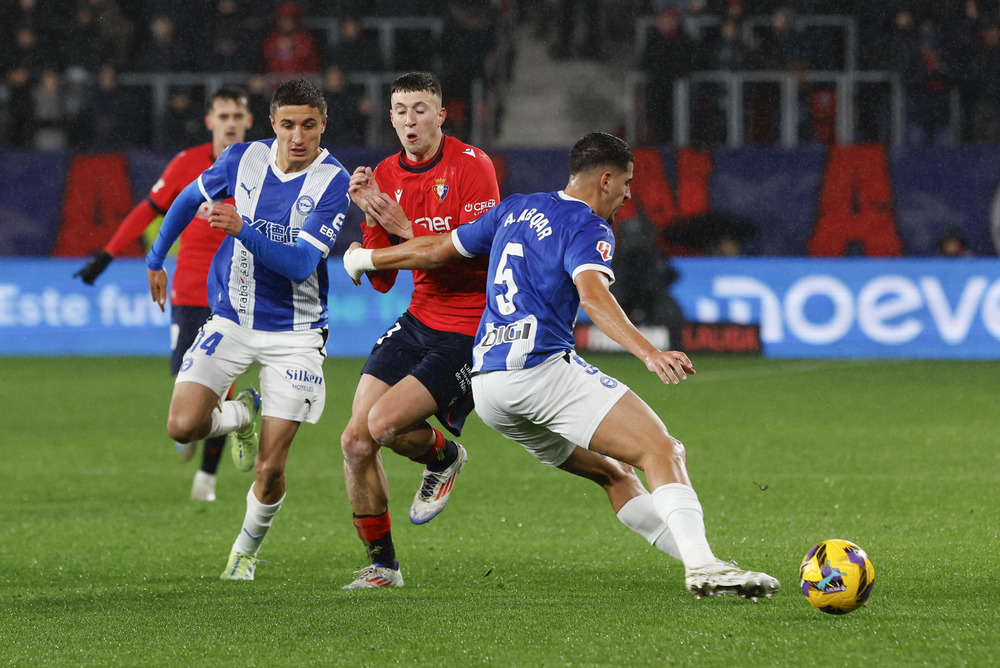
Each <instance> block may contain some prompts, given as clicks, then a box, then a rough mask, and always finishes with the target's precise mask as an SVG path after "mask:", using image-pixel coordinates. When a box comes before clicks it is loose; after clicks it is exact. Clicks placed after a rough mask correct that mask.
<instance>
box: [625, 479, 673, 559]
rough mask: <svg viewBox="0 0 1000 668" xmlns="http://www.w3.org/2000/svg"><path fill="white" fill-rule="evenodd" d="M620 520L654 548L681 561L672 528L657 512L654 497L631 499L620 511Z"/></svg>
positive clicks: (641, 495) (642, 496)
mask: <svg viewBox="0 0 1000 668" xmlns="http://www.w3.org/2000/svg"><path fill="white" fill-rule="evenodd" d="M618 519H620V520H621V522H622V524H624V525H625V526H627V527H628V528H629V529H631V530H632V531H634V532H636V533H637V534H639V535H640V536H642V537H643V538H645V539H646V542H648V543H649V544H650V545H652V546H653V547H655V548H657V549H658V550H660V551H661V552H666V553H667V554H669V555H670V556H671V557H673V558H674V559H677V560H680V558H681V553H680V551H678V549H677V543H676V541H674V537H673V536H672V535H671V534H670V527H668V526H667V523H666V522H664V521H663V519H662V518H661V517H660V516H659V514H658V513H657V512H656V507H655V506H654V505H653V497H652V496H650V495H649V494H640V495H639V496H636V497H634V498H632V499H629V500H628V501H627V502H626V503H625V505H624V506H622V509H621V510H619V511H618Z"/></svg>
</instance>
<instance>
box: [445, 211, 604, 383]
mask: <svg viewBox="0 0 1000 668" xmlns="http://www.w3.org/2000/svg"><path fill="white" fill-rule="evenodd" d="M452 241H453V243H454V244H455V247H456V248H457V249H458V251H459V252H460V253H461V254H462V255H465V256H466V257H471V256H473V255H484V254H486V253H489V256H490V264H489V272H488V277H487V282H486V310H485V311H483V318H482V320H481V322H480V324H479V330H478V331H477V332H476V345H475V348H474V349H473V352H472V354H473V360H474V363H473V366H472V372H473V373H478V372H485V371H502V370H515V369H526V368H530V367H533V366H536V365H538V364H541V363H542V362H544V361H545V360H547V359H549V358H550V357H552V356H553V355H557V354H561V353H563V352H566V351H568V350H573V345H574V339H573V325H574V324H576V316H577V312H578V311H579V308H580V294H579V293H578V292H577V289H576V285H575V284H574V283H573V279H574V278H576V276H577V275H578V274H579V273H580V272H582V271H587V270H591V269H593V270H596V271H600V272H603V273H605V274H607V275H608V278H609V279H610V280H611V281H614V272H613V271H612V270H611V257H612V256H613V255H614V250H615V237H614V233H613V232H612V231H611V226H610V225H608V223H607V222H606V221H605V220H603V219H602V218H601V217H600V216H598V215H597V214H595V213H594V211H593V209H591V208H590V206H589V205H588V204H587V203H585V202H583V201H581V200H579V199H576V198H575V197H570V196H568V195H566V194H565V193H564V192H562V191H559V192H552V193H535V194H533V195H511V196H510V197H508V198H507V199H505V200H503V201H502V202H501V203H500V204H499V205H497V206H496V207H495V208H493V209H491V210H490V211H489V212H487V213H486V214H485V215H484V216H483V217H481V218H480V219H479V220H477V221H474V222H472V223H470V224H469V225H463V226H461V227H459V228H458V229H456V230H455V231H454V232H452Z"/></svg>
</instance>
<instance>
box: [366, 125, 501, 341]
mask: <svg viewBox="0 0 1000 668" xmlns="http://www.w3.org/2000/svg"><path fill="white" fill-rule="evenodd" d="M374 175H375V182H376V183H378V186H379V189H380V190H381V191H382V192H383V193H385V194H387V195H389V196H390V197H392V198H394V199H395V200H396V202H398V203H399V205H400V206H401V207H402V209H403V211H404V212H405V213H406V217H407V218H408V219H409V220H410V221H411V222H412V223H413V235H414V236H426V235H430V234H448V233H449V232H451V231H452V230H454V229H456V228H457V227H460V226H461V225H464V224H466V223H468V222H469V221H471V220H475V219H476V218H479V216H481V215H483V214H484V213H485V212H486V211H488V210H489V209H490V208H492V207H494V206H496V203H497V202H499V201H500V187H499V186H498V185H497V176H496V170H495V168H494V167H493V161H492V160H490V158H489V156H487V155H486V154H485V153H483V151H481V150H480V149H478V148H475V147H474V146H470V145H468V144H466V143H464V142H461V141H459V140H458V139H455V138H454V137H449V136H447V135H445V136H443V137H442V140H441V147H440V148H439V149H438V152H437V153H436V154H435V155H434V157H433V158H431V159H430V160H427V161H425V162H419V163H415V162H412V161H410V160H408V159H407V158H406V152H405V151H400V152H399V153H398V154H396V155H392V156H389V157H388V158H386V159H385V160H383V161H382V162H380V163H379V164H378V166H377V167H376V168H375V172H374ZM361 226H362V229H363V231H364V246H365V248H385V247H387V246H389V245H390V243H391V242H390V238H389V235H388V234H387V233H386V232H385V230H384V229H382V227H381V226H378V225H376V226H375V227H368V225H367V224H366V223H361ZM368 279H369V280H370V281H371V284H372V286H373V287H374V288H375V289H376V290H379V291H380V292H386V291H387V290H389V289H390V288H391V287H392V285H393V283H394V282H395V280H396V271H394V270H387V271H376V272H370V273H369V274H368ZM485 285H486V262H485V260H484V259H482V258H477V259H475V260H458V261H456V262H451V263H449V264H447V265H445V266H444V267H440V268H438V269H433V270H429V271H423V270H419V269H415V270H414V271H413V293H412V295H411V296H410V305H409V308H408V309H407V310H408V311H409V312H410V313H411V314H412V315H413V317H415V318H416V319H417V320H419V321H420V322H422V323H423V324H425V325H427V326H428V327H430V328H432V329H436V330H438V331H441V332H458V333H459V334H466V335H468V336H472V335H473V334H475V333H476V328H477V327H478V326H479V318H480V316H482V313H483V302H484V296H483V290H484V288H485Z"/></svg>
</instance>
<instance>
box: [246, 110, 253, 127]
mask: <svg viewBox="0 0 1000 668" xmlns="http://www.w3.org/2000/svg"><path fill="white" fill-rule="evenodd" d="M252 127H253V114H251V113H250V112H247V130H249V129H250V128H252Z"/></svg>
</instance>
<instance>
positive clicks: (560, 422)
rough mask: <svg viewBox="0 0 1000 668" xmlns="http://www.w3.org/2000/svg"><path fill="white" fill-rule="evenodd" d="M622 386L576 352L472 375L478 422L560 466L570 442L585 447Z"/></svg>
mask: <svg viewBox="0 0 1000 668" xmlns="http://www.w3.org/2000/svg"><path fill="white" fill-rule="evenodd" d="M628 389H629V388H628V386H627V385H625V383H622V382H620V381H618V380H616V379H614V378H612V377H611V376H608V375H605V374H603V373H601V371H600V369H598V368H597V367H595V366H592V365H590V364H588V363H587V362H586V361H584V359H583V358H582V357H580V356H579V355H577V354H576V353H570V354H560V355H557V356H555V357H553V358H551V359H548V360H546V361H544V362H542V363H541V364H539V365H538V366H535V367H531V368H530V369H519V370H517V371H490V372H487V373H479V374H476V375H475V376H473V377H472V394H473V396H474V397H475V400H476V413H477V414H478V415H479V417H480V418H482V420H483V422H485V423H486V424H488V425H489V426H491V427H493V428H494V429H496V430H497V431H498V432H500V433H501V434H503V435H504V436H506V437H507V438H509V439H511V440H514V441H517V442H518V443H520V444H521V445H522V446H524V448H525V449H526V450H527V451H528V452H530V453H531V454H532V455H534V456H535V457H537V458H538V459H539V460H540V461H541V462H542V463H543V464H548V465H549V466H559V465H560V464H562V463H563V462H564V461H566V459H567V458H568V457H569V456H570V454H572V452H573V448H575V447H576V446H580V447H581V448H588V447H589V446H590V439H591V438H592V437H593V436H594V432H595V431H597V426H598V425H599V424H601V421H602V420H603V419H604V417H605V416H606V415H607V414H608V413H609V412H610V411H611V408H612V406H614V405H615V403H617V402H618V400H619V399H621V398H622V396H624V395H625V393H626V392H628Z"/></svg>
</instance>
